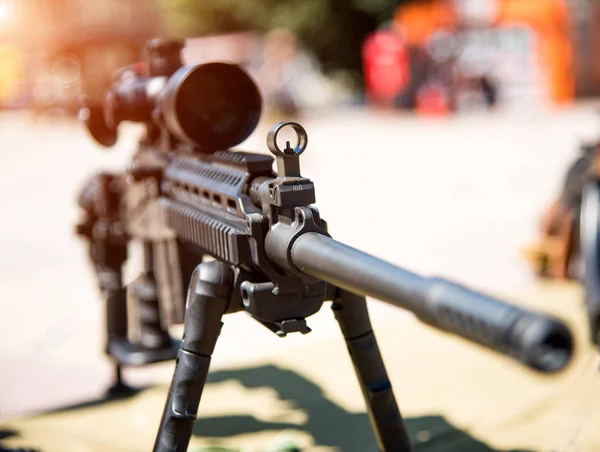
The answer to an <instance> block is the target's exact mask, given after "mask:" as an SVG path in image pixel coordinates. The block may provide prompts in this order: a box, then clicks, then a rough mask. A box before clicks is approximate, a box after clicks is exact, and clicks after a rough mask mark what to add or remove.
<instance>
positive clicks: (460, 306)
mask: <svg viewBox="0 0 600 452" xmlns="http://www.w3.org/2000/svg"><path fill="white" fill-rule="evenodd" d="M291 261H292V263H293V264H294V266H295V267H296V268H297V269H298V270H300V271H301V272H303V273H305V274H307V275H311V276H313V277H315V278H318V279H320V280H323V281H326V282H328V283H330V284H333V285H335V286H337V287H340V288H343V289H346V290H349V291H351V292H354V293H356V294H359V295H363V296H369V297H373V298H376V299H378V300H381V301H384V302H387V303H390V304H392V305H394V306H397V307H400V308H404V309H408V310H409V311H412V312H413V313H415V314H416V316H417V317H418V318H419V319H420V320H421V321H423V322H425V323H427V324H429V325H432V326H434V327H437V328H439V329H441V330H444V331H447V332H450V333H454V334H456V335H459V336H462V337H463V338H466V339H469V340H471V341H473V342H475V343H477V344H480V345H483V346H485V347H487V348H490V349H492V350H495V351H497V352H500V353H503V354H505V355H508V356H511V357H513V358H515V359H517V360H519V361H521V362H523V363H524V364H526V365H527V366H529V367H531V368H533V369H535V370H537V371H540V372H544V373H554V372H558V371H560V370H562V369H563V368H564V367H565V366H566V365H567V364H568V362H569V361H570V358H571V356H572V351H573V350H572V349H573V340H572V337H571V333H570V331H569V329H568V328H567V327H566V326H565V325H564V324H563V323H562V322H560V321H558V320H556V319H554V318H552V317H550V316H547V315H544V314H539V313H535V312H531V311H528V310H526V309H523V308H520V307H517V306H514V305H511V304H508V303H506V302H504V301H501V300H498V299H496V298H493V297H490V296H487V295H484V294H481V293H478V292H476V291H473V290H471V289H468V288H466V287H463V286H461V285H459V284H456V283H453V282H451V281H447V280H444V279H441V278H424V277H421V276H419V275H417V274H414V273H411V272H409V271H407V270H404V269H402V268H400V267H397V266H395V265H392V264H390V263H388V262H385V261H382V260H380V259H377V258H375V257H373V256H370V255H369V254H366V253H363V252H361V251H359V250H357V249H355V248H352V247H350V246H347V245H345V244H343V243H340V242H338V241H336V240H333V239H331V238H329V237H327V236H325V235H322V234H318V233H314V232H309V233H305V234H303V235H301V236H300V237H298V238H297V239H296V241H295V242H294V244H293V246H292V249H291Z"/></svg>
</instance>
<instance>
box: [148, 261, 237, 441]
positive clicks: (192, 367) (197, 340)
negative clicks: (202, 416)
mask: <svg viewBox="0 0 600 452" xmlns="http://www.w3.org/2000/svg"><path fill="white" fill-rule="evenodd" d="M233 286H234V275H233V270H232V269H231V268H230V267H229V266H227V265H226V264H223V263H222V262H219V261H212V262H205V263H202V264H200V265H198V267H196V269H195V270H194V273H193V274H192V279H191V281H190V285H189V288H188V292H187V298H186V308H185V323H184V330H183V340H182V342H181V348H180V349H179V354H178V355H177V360H176V365H175V373H174V375H173V380H172V381H171V387H170V388H169V396H168V398H167V402H166V404H165V409H164V411H163V416H162V419H161V421H160V427H159V431H158V435H157V438H156V442H155V443H154V449H153V450H154V452H185V451H186V450H187V447H188V444H189V441H190V437H191V435H192V428H193V426H194V421H195V420H196V414H197V412H198V405H199V404H200V397H201V396H202V390H203V388H204V384H205V382H206V376H207V375H208V368H209V365H210V359H211V355H212V353H213V351H214V348H215V345H216V342H217V338H218V337H219V333H220V331H221V327H222V325H223V324H222V322H221V317H222V316H223V315H224V314H225V312H226V311H227V307H228V305H229V302H230V300H231V297H232V292H233Z"/></svg>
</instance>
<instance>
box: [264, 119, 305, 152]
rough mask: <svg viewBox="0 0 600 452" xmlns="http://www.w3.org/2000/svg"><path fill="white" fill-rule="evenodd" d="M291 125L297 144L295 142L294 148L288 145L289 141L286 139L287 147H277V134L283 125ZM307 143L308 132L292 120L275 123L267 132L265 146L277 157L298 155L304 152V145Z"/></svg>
mask: <svg viewBox="0 0 600 452" xmlns="http://www.w3.org/2000/svg"><path fill="white" fill-rule="evenodd" d="M288 126H289V127H291V128H293V129H294V131H295V132H296V136H297V137H298V144H296V147H295V148H293V149H292V148H291V147H290V142H289V141H287V142H286V144H287V147H286V148H285V149H283V150H282V149H279V146H278V145H277V135H278V134H279V132H280V131H281V129H283V128H284V127H288ZM307 145H308V134H307V133H306V130H305V129H304V127H302V126H301V125H300V124H298V123H297V122H292V121H283V122H280V123H278V124H275V125H274V126H273V127H272V128H271V130H269V133H268V134H267V147H268V148H269V150H270V151H271V152H272V153H273V154H274V155H276V156H277V157H292V156H299V155H300V154H302V153H303V152H304V150H305V149H306V146H307Z"/></svg>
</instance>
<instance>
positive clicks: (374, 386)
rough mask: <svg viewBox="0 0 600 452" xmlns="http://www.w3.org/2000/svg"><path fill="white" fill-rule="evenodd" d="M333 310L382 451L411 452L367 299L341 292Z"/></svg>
mask: <svg viewBox="0 0 600 452" xmlns="http://www.w3.org/2000/svg"><path fill="white" fill-rule="evenodd" d="M332 309H333V313H334V314H335V318H336V320H337V321H338V323H339V324H340V328H341V330H342V334H343V335H344V338H345V339H346V345H347V346H348V351H349V353H350V357H351V358H352V363H353V364H354V370H355V372H356V376H357V377H358V382H359V384H360V387H361V390H362V392H363V397H364V399H365V403H366V405H367V412H368V414H369V419H370V420H371V426H372V427H373V432H374V433H375V438H376V440H377V444H378V446H379V449H380V450H381V451H386V452H390V451H394V452H410V451H411V450H412V448H411V445H410V442H409V439H408V434H407V432H406V427H405V425H404V421H403V419H402V415H401V414H400V410H399V409H398V404H397V403H396V399H395V397H394V392H393V390H392V385H391V383H390V381H389V378H388V376H387V372H386V370H385V365H384V364H383V360H382V358H381V353H380V351H379V347H378V345H377V340H376V339H375V334H374V333H373V329H372V327H371V321H370V319H369V311H368V310H367V303H366V300H365V298H364V297H361V296H358V295H355V294H353V293H350V292H347V291H344V290H341V289H338V294H337V296H336V297H335V300H334V302H333V304H332Z"/></svg>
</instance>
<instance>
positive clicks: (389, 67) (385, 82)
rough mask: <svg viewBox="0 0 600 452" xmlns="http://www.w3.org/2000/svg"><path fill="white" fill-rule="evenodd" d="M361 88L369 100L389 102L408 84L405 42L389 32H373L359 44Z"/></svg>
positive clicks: (380, 102)
mask: <svg viewBox="0 0 600 452" xmlns="http://www.w3.org/2000/svg"><path fill="white" fill-rule="evenodd" d="M362 57H363V69H364V78H365V91H366V93H367V96H368V98H369V101H370V102H374V103H378V104H382V103H383V104H388V103H389V104H391V103H393V100H394V97H395V96H396V95H397V94H398V93H399V92H400V91H402V89H404V88H405V87H406V85H407V83H408V79H409V73H408V69H409V68H408V53H407V48H406V44H405V42H404V41H403V40H402V38H401V37H400V36H398V35H397V34H396V33H394V32H392V31H376V32H374V33H372V34H370V35H369V36H367V38H366V39H365V41H364V43H363V47H362Z"/></svg>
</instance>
